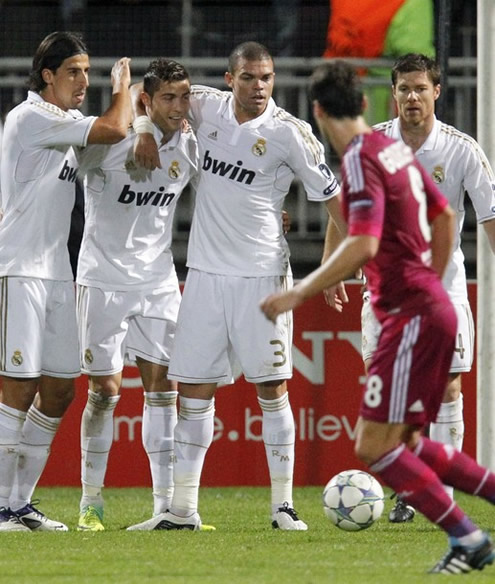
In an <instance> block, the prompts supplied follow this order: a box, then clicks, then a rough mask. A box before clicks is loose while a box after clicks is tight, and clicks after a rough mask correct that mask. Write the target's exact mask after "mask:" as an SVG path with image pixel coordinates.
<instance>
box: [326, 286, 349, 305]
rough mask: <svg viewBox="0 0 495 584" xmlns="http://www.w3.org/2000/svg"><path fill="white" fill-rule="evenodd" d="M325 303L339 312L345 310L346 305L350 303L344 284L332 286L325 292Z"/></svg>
mask: <svg viewBox="0 0 495 584" xmlns="http://www.w3.org/2000/svg"><path fill="white" fill-rule="evenodd" d="M323 295H324V297H325V302H326V303H327V304H328V306H330V307H332V308H334V309H335V310H336V311H337V312H342V311H343V310H344V304H347V303H348V302H349V297H348V296H347V292H346V289H345V285H344V282H339V283H338V284H336V285H335V286H330V288H327V289H326V290H324V291H323Z"/></svg>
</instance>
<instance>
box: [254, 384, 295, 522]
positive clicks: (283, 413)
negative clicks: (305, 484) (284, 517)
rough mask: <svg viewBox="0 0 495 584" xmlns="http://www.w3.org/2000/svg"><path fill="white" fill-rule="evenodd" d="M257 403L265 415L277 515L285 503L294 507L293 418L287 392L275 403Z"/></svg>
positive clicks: (264, 432) (273, 505)
mask: <svg viewBox="0 0 495 584" xmlns="http://www.w3.org/2000/svg"><path fill="white" fill-rule="evenodd" d="M258 403H259V404H260V407H261V410H262V412H263V431H262V433H263V442H264V443H265V451H266V458H267V461H268V469H269V471H270V480H271V486H272V513H275V512H276V511H277V510H278V508H279V507H281V506H282V505H283V504H284V503H285V502H287V503H288V504H289V507H292V506H293V501H292V479H293V475H294V443H295V439H296V431H295V424H294V416H293V415H292V410H291V407H290V404H289V394H288V393H285V394H284V395H283V396H281V397H279V398H277V399H273V400H267V399H261V398H260V397H258Z"/></svg>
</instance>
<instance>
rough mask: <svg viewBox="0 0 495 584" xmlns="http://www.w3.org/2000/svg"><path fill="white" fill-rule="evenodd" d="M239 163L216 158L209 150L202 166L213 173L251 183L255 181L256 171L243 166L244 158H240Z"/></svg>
mask: <svg viewBox="0 0 495 584" xmlns="http://www.w3.org/2000/svg"><path fill="white" fill-rule="evenodd" d="M237 164H238V166H235V165H234V164H231V163H230V162H229V163H227V162H224V161H223V160H216V159H215V158H212V157H211V156H210V151H209V150H207V151H206V152H205V157H204V160H203V167H202V168H203V170H211V172H212V173H213V174H219V175H220V176H224V177H225V178H228V179H230V180H235V181H236V182H240V183H246V184H247V185H250V184H251V183H252V182H253V180H254V177H255V176H256V173H255V172H254V170H247V169H246V168H242V160H238V161H237Z"/></svg>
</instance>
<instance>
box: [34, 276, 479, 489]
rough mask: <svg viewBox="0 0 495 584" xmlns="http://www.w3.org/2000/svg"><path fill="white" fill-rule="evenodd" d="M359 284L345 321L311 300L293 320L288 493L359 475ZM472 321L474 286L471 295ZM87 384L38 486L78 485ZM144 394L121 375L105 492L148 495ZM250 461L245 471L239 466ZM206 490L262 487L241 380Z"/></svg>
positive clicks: (470, 410)
mask: <svg viewBox="0 0 495 584" xmlns="http://www.w3.org/2000/svg"><path fill="white" fill-rule="evenodd" d="M359 288H360V287H359V285H358V284H350V285H348V286H347V290H348V293H349V296H350V303H349V304H348V305H346V307H345V309H344V312H343V314H338V313H336V312H335V311H334V310H332V309H330V308H328V307H327V306H326V304H325V303H324V301H323V297H322V296H319V297H317V298H315V299H313V300H312V301H310V302H307V303H306V304H305V305H304V306H302V307H300V308H298V309H297V311H296V313H295V318H294V321H295V323H294V324H295V326H294V349H293V351H294V355H293V356H294V376H293V378H292V380H291V381H290V382H289V396H290V402H291V405H292V409H293V412H294V417H295V421H296V463H295V477H294V483H295V484H296V485H322V484H325V483H326V482H327V481H328V480H329V478H330V477H331V476H333V475H334V474H336V473H337V472H339V471H341V470H344V469H348V468H356V467H357V468H360V467H361V468H362V466H361V465H360V464H359V463H358V462H357V460H356V458H355V456H354V453H353V446H354V436H355V427H356V419H357V412H358V406H359V402H360V398H361V391H362V387H363V383H364V375H363V363H362V360H361V355H360V344H361V336H360V309H361V300H360V294H359ZM469 293H470V301H471V306H472V308H473V312H475V308H476V286H475V285H474V284H470V286H469ZM475 371H476V367H474V368H473V371H471V373H470V374H468V375H465V377H464V379H463V386H464V391H463V393H464V408H465V421H466V437H465V441H464V449H465V450H466V451H467V452H469V453H470V454H471V455H475V448H476V402H475V399H476V372H475ZM86 395H87V379H86V377H85V376H82V377H80V378H79V379H78V380H77V392H76V398H75V400H74V402H73V403H72V405H71V406H70V408H69V410H68V412H67V413H66V415H65V417H64V419H63V421H62V424H61V426H60V429H59V432H58V433H57V436H56V437H55V440H54V442H53V447H52V453H51V456H50V458H49V461H48V464H47V467H46V469H45V472H44V473H43V476H42V478H41V481H40V485H45V486H46V485H79V484H80V450H79V428H80V420H81V415H82V410H83V408H84V405H85V403H86ZM142 404H143V390H142V387H141V382H140V378H139V374H138V371H137V369H136V368H135V367H126V369H125V372H124V388H123V390H122V398H121V400H120V402H119V405H118V406H117V408H116V411H115V418H114V443H113V446H112V450H111V453H110V458H109V464H108V471H107V476H106V480H105V484H106V486H122V487H124V486H148V485H150V484H151V482H150V473H149V469H148V460H147V457H146V454H145V452H144V450H143V447H142V445H141V412H142ZM247 461H248V463H247ZM202 484H203V485H205V486H229V485H231V486H234V485H268V484H269V478H268V470H267V463H266V460H265V450H264V446H263V442H262V439H261V412H260V410H259V407H258V404H257V400H256V392H255V390H254V387H253V386H251V385H250V384H248V383H246V382H245V381H244V379H243V378H242V377H240V378H239V379H237V381H236V382H235V384H234V385H231V386H226V387H222V388H220V389H219V390H218V392H217V394H216V417H215V437H214V442H213V444H212V446H211V448H210V450H209V452H208V454H207V456H206V461H205V466H204V471H203V476H202Z"/></svg>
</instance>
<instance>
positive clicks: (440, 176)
mask: <svg viewBox="0 0 495 584" xmlns="http://www.w3.org/2000/svg"><path fill="white" fill-rule="evenodd" d="M431 178H432V179H433V181H434V182H435V183H436V184H437V185H439V184H440V183H443V181H444V180H445V174H444V172H443V168H442V167H441V166H435V168H434V169H433V172H432V173H431Z"/></svg>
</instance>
